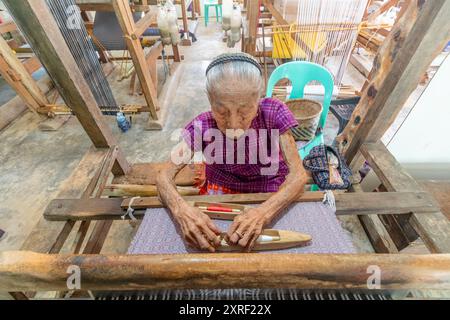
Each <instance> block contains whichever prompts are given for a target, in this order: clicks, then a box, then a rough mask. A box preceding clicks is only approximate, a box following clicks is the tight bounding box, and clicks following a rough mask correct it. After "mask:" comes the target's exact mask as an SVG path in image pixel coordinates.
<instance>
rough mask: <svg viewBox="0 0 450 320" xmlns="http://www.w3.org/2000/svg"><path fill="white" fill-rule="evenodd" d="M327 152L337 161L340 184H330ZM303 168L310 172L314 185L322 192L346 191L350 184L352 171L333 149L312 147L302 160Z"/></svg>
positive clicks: (320, 146)
mask: <svg viewBox="0 0 450 320" xmlns="http://www.w3.org/2000/svg"><path fill="white" fill-rule="evenodd" d="M328 152H331V153H332V154H334V155H335V157H336V158H337V159H338V166H337V171H338V172H339V174H340V176H341V178H342V184H337V183H331V182H330V162H329V160H328ZM303 166H304V167H305V169H306V170H308V171H310V172H311V174H312V177H313V179H314V183H315V184H317V185H318V186H319V188H320V189H322V190H336V189H348V188H349V187H350V186H351V185H352V183H351V180H350V178H351V176H352V171H351V170H350V168H349V167H348V166H347V163H346V162H345V161H344V159H343V158H342V156H341V155H340V154H339V152H337V151H336V150H335V149H334V148H333V147H331V146H326V145H323V144H321V145H319V146H316V147H314V148H313V149H312V150H311V152H310V153H309V154H308V155H307V156H306V157H305V159H304V160H303Z"/></svg>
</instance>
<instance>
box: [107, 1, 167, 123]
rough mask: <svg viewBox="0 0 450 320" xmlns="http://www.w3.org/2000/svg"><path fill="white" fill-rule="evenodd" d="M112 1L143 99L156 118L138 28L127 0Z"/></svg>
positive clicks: (155, 101)
mask: <svg viewBox="0 0 450 320" xmlns="http://www.w3.org/2000/svg"><path fill="white" fill-rule="evenodd" d="M112 3H113V6H114V11H115V12H116V16H117V20H118V21H119V24H120V26H121V28H122V32H123V34H124V37H125V42H126V43H127V47H128V50H129V51H130V54H131V58H132V59H133V64H134V68H135V69H136V74H137V76H138V78H139V81H140V83H141V87H142V92H143V93H144V97H145V100H146V101H147V105H148V107H149V109H150V114H151V116H152V118H153V120H158V114H157V111H158V110H159V104H158V94H157V92H156V89H155V88H156V86H155V84H154V83H153V81H152V78H151V77H150V71H149V69H148V66H147V62H146V60H145V54H144V50H143V49H142V45H141V41H140V40H139V35H138V34H137V33H136V32H139V29H138V28H137V27H136V24H135V23H134V20H133V15H132V12H131V9H130V4H129V2H128V1H127V0H112ZM147 14H152V13H147ZM143 19H145V18H143ZM141 29H142V28H141Z"/></svg>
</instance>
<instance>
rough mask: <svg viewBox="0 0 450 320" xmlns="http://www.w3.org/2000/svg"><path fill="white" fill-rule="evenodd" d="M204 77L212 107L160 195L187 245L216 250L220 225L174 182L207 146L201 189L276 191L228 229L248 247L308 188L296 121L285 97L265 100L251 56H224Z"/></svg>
mask: <svg viewBox="0 0 450 320" xmlns="http://www.w3.org/2000/svg"><path fill="white" fill-rule="evenodd" d="M206 76H207V79H206V89H207V94H208V98H209V101H210V104H211V111H209V112H205V113H202V114H200V115H199V116H198V117H196V118H195V119H194V120H192V121H191V122H190V123H189V124H188V125H187V127H186V129H185V132H184V134H183V137H184V139H183V140H182V142H181V143H180V144H179V145H178V146H177V147H176V149H175V150H174V152H173V154H172V159H171V160H172V161H171V165H170V166H169V167H168V168H167V169H165V170H162V171H161V172H160V174H159V175H158V179H157V186H158V190H159V195H160V198H161V199H162V201H163V203H164V204H165V205H166V206H167V207H168V208H169V209H170V211H171V212H172V214H173V217H174V219H175V221H176V222H177V223H178V224H179V226H180V228H181V231H182V234H183V237H184V240H185V241H186V242H187V244H188V245H190V246H191V247H195V248H199V249H201V250H209V251H211V252H214V251H215V247H217V246H218V245H219V244H220V239H219V237H218V235H219V234H220V230H218V228H217V227H216V226H215V225H214V223H213V222H212V221H211V219H210V218H209V217H208V216H207V215H205V214H204V213H203V212H201V211H200V210H199V209H198V208H194V207H192V206H190V205H189V204H188V203H186V202H185V201H184V200H183V198H182V197H181V196H180V195H179V194H178V193H177V189H176V188H175V183H174V179H175V176H176V175H177V173H178V172H179V171H180V170H181V169H182V168H183V167H184V166H186V165H187V164H188V163H189V161H190V160H191V158H192V157H193V155H194V153H195V152H196V151H202V152H203V156H204V158H206V160H205V162H206V165H205V176H206V181H205V183H204V184H203V186H202V189H201V193H202V194H225V193H260V192H267V193H268V192H271V193H273V195H271V196H270V197H269V199H268V200H267V201H265V202H264V203H262V204H261V205H260V206H258V207H255V208H251V209H249V210H247V211H246V212H244V213H242V214H240V215H238V216H237V217H236V219H235V220H234V222H233V224H232V225H231V227H230V229H229V230H228V232H227V237H226V238H227V240H228V241H229V242H230V243H231V244H235V245H239V246H241V247H242V248H243V249H245V250H247V251H250V250H251V249H252V247H253V246H254V244H255V241H256V240H257V239H258V237H259V236H260V234H261V232H262V230H263V229H264V227H265V226H266V225H268V224H269V223H270V222H271V221H272V220H273V219H274V218H275V217H277V215H279V214H280V213H281V212H282V211H283V210H284V209H285V208H286V207H288V206H289V205H290V204H291V203H292V202H293V201H294V200H295V199H296V198H297V197H298V196H299V195H301V193H302V192H303V190H304V186H305V181H306V174H305V171H304V168H303V166H302V162H301V160H300V157H299V154H298V150H297V145H296V143H295V141H294V138H293V137H292V135H291V133H290V130H289V129H291V128H293V127H295V126H297V122H296V120H295V118H294V116H293V115H292V113H291V112H290V111H289V109H288V108H287V107H286V105H285V104H283V103H282V102H280V101H278V100H276V99H272V98H265V99H262V100H260V97H261V95H262V93H263V89H264V82H263V79H262V72H261V67H260V65H259V63H258V62H257V61H256V60H255V59H253V58H252V57H251V56H249V55H246V54H225V55H221V56H219V57H217V58H216V59H215V60H214V61H213V62H212V63H211V64H210V65H209V67H208V69H207V72H206ZM269 154H270V155H269ZM257 155H258V156H259V157H257ZM256 158H258V159H256ZM180 159H181V160H180Z"/></svg>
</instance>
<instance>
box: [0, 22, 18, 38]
mask: <svg viewBox="0 0 450 320" xmlns="http://www.w3.org/2000/svg"><path fill="white" fill-rule="evenodd" d="M16 30H17V25H16V24H15V23H14V22H13V21H9V22H6V23H2V24H1V25H0V35H2V34H4V33H8V32H12V31H16Z"/></svg>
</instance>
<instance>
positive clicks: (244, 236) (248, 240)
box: [227, 208, 266, 251]
mask: <svg viewBox="0 0 450 320" xmlns="http://www.w3.org/2000/svg"><path fill="white" fill-rule="evenodd" d="M265 224H266V212H264V211H263V210H261V209H260V208H251V209H247V210H246V211H244V212H243V213H241V214H239V215H238V216H236V218H234V222H233V224H232V225H231V227H230V229H229V230H228V233H227V235H228V239H227V240H228V241H229V242H230V244H233V245H239V246H241V247H242V248H245V250H246V251H251V250H252V248H253V247H254V245H255V242H256V240H257V239H258V238H259V236H260V235H261V233H262V231H263V228H264V225H265Z"/></svg>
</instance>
